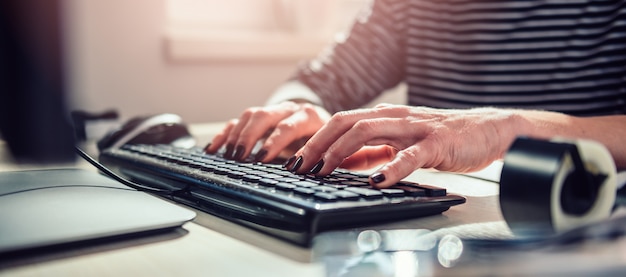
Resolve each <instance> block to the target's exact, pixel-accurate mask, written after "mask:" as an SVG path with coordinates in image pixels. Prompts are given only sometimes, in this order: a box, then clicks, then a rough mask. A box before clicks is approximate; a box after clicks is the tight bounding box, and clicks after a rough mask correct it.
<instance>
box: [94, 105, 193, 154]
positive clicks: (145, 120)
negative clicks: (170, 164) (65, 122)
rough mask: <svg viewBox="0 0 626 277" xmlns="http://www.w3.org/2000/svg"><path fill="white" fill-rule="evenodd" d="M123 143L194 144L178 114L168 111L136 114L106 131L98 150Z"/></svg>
mask: <svg viewBox="0 0 626 277" xmlns="http://www.w3.org/2000/svg"><path fill="white" fill-rule="evenodd" d="M124 144H172V145H175V146H178V147H184V148H189V147H193V146H195V144H196V141H195V139H194V138H193V136H192V135H191V133H190V132H189V129H188V128H187V125H185V124H184V123H183V121H182V119H181V118H180V116H178V115H175V114H170V113H164V114H157V115H149V116H138V117H134V118H132V119H130V120H128V121H127V122H126V123H124V124H122V125H121V126H120V127H119V128H117V129H115V130H113V131H111V132H109V133H107V134H106V135H105V136H104V137H103V138H101V139H100V140H99V141H98V143H97V146H98V150H100V151H102V150H104V149H110V148H119V147H120V146H122V145H124Z"/></svg>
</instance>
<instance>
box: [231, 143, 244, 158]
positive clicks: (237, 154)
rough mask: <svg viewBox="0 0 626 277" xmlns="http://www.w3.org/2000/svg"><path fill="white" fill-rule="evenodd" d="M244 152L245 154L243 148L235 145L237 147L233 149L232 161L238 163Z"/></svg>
mask: <svg viewBox="0 0 626 277" xmlns="http://www.w3.org/2000/svg"><path fill="white" fill-rule="evenodd" d="M245 152H246V147H245V146H243V145H241V144H239V145H237V147H236V148H235V153H234V154H233V160H237V161H240V160H241V158H242V157H243V154H244V153H245Z"/></svg>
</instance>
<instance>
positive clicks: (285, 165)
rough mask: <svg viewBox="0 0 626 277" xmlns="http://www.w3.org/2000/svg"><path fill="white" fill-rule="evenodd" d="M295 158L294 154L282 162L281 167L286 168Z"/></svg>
mask: <svg viewBox="0 0 626 277" xmlns="http://www.w3.org/2000/svg"><path fill="white" fill-rule="evenodd" d="M295 160H296V156H291V157H290V158H289V159H287V161H286V162H285V163H284V164H283V168H287V167H288V166H289V165H291V163H293V161H295Z"/></svg>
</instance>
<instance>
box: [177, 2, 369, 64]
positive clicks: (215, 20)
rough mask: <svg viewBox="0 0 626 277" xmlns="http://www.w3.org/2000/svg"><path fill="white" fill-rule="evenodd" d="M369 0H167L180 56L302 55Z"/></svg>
mask: <svg viewBox="0 0 626 277" xmlns="http://www.w3.org/2000/svg"><path fill="white" fill-rule="evenodd" d="M366 2H367V0H228V1H223V0H166V2H165V3H166V17H167V21H166V28H167V29H166V42H167V45H168V47H167V51H168V55H169V57H170V58H171V59H173V60H175V61H196V62H197V61H200V60H269V61H277V60H299V59H302V58H306V57H311V56H313V55H315V54H316V53H317V52H319V51H320V50H321V48H322V47H323V46H324V45H325V44H326V43H327V42H328V41H329V40H330V39H331V38H332V35H333V33H335V32H337V31H339V30H342V29H345V28H347V27H348V26H349V24H350V22H351V21H352V18H353V17H354V16H355V14H356V13H357V12H358V11H359V9H361V7H363V5H365V4H366Z"/></svg>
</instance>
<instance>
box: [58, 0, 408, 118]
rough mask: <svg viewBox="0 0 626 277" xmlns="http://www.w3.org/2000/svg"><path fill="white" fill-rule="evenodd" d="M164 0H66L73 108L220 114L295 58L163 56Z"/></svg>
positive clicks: (261, 89) (287, 70)
mask: <svg viewBox="0 0 626 277" xmlns="http://www.w3.org/2000/svg"><path fill="white" fill-rule="evenodd" d="M165 1H166V0H132V1H128V0H106V1H102V0H67V18H68V30H69V42H70V43H69V47H68V52H69V57H70V65H71V72H72V74H71V87H72V91H73V94H74V96H75V103H74V108H76V109H83V110H87V111H93V112H98V111H103V110H106V109H110V108H115V109H117V110H118V111H119V112H120V113H121V115H122V118H123V119H125V118H129V117H132V116H136V115H142V114H152V113H163V112H171V113H176V114H179V115H181V116H182V117H183V119H185V121H186V122H189V123H193V122H207V121H223V120H227V119H230V118H233V117H237V116H238V115H239V114H240V112H241V111H242V110H243V109H244V108H246V107H249V106H253V105H262V104H263V103H264V101H265V100H266V99H267V97H268V96H269V94H270V93H271V92H272V91H273V89H274V88H276V87H277V86H278V85H279V84H280V83H282V82H283V81H284V80H285V79H286V78H288V76H289V75H290V74H291V73H292V71H293V69H294V67H295V65H296V64H297V62H298V61H297V60H293V59H292V60H285V59H283V60H275V61H268V60H265V61H241V60H240V61H236V62H234V61H233V62H228V61H219V62H218V61H199V62H172V61H169V60H168V59H167V55H166V51H165V50H166V44H165V43H164V32H165V29H166V26H165V25H166V11H165V8H166V5H165ZM251 47H254V46H253V45H251ZM391 97H392V98H390V99H391V100H386V101H391V102H393V101H396V99H398V98H397V96H391Z"/></svg>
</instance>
